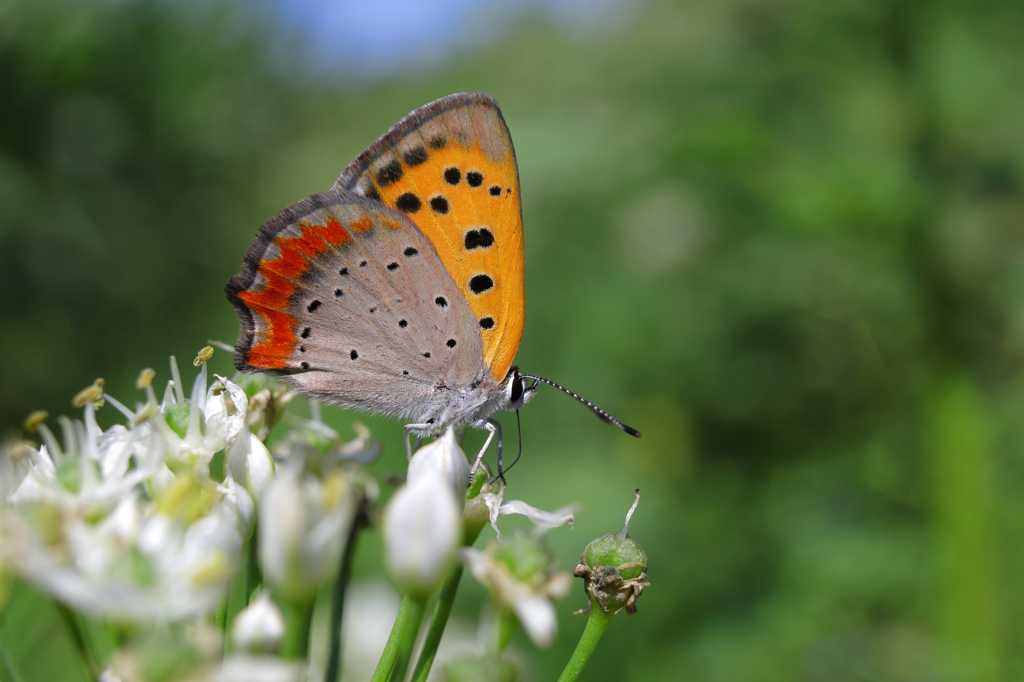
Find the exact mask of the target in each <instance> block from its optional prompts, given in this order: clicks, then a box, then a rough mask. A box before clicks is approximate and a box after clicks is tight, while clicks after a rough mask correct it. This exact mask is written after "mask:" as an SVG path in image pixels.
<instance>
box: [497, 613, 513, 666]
mask: <svg viewBox="0 0 1024 682" xmlns="http://www.w3.org/2000/svg"><path fill="white" fill-rule="evenodd" d="M517 625H519V619H518V618H516V614H514V613H512V611H510V610H509V609H508V608H507V607H503V608H502V609H501V610H500V611H499V612H498V614H497V622H496V623H495V626H494V653H495V654H496V656H497V657H498V658H501V653H502V652H503V651H505V649H506V648H507V647H508V643H509V642H511V641H512V635H513V634H515V631H516V626H517Z"/></svg>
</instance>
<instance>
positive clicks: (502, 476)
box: [487, 419, 507, 485]
mask: <svg viewBox="0 0 1024 682" xmlns="http://www.w3.org/2000/svg"><path fill="white" fill-rule="evenodd" d="M487 423H489V424H490V425H491V426H493V427H494V428H495V429H497V430H498V475H497V478H500V479H501V482H502V483H506V482H505V472H504V471H503V468H502V465H501V422H499V421H498V420H497V419H488V420H487ZM506 485H507V483H506Z"/></svg>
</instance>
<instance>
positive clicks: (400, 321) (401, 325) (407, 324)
mask: <svg viewBox="0 0 1024 682" xmlns="http://www.w3.org/2000/svg"><path fill="white" fill-rule="evenodd" d="M398 326H399V327H401V328H402V329H405V328H406V327H408V326H409V323H408V322H406V321H405V320H399V321H398Z"/></svg>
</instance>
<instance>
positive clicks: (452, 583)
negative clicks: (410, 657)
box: [412, 525, 483, 682]
mask: <svg viewBox="0 0 1024 682" xmlns="http://www.w3.org/2000/svg"><path fill="white" fill-rule="evenodd" d="M482 530H483V525H479V526H472V527H466V530H465V533H466V536H465V537H464V538H463V541H462V545H463V546H464V547H472V546H473V543H474V542H476V539H477V538H478V537H480V531H482ZM462 571H463V566H462V564H456V565H455V567H454V568H452V572H451V573H450V574H449V575H448V578H447V579H446V580H445V581H444V585H442V586H441V594H439V595H438V597H437V604H436V605H435V606H434V613H433V615H432V616H431V617H430V626H429V627H428V628H427V636H426V637H425V638H424V640H423V649H421V650H420V658H419V660H418V661H416V668H415V669H413V673H412V682H426V680H427V675H429V674H430V667H431V666H432V665H434V658H436V657H437V647H438V645H440V644H441V636H442V635H444V629H445V628H446V627H447V626H448V618H449V616H451V615H452V605H453V604H454V603H455V595H456V593H458V591H459V582H460V581H461V580H462Z"/></svg>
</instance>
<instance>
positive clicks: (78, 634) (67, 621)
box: [55, 602, 102, 679]
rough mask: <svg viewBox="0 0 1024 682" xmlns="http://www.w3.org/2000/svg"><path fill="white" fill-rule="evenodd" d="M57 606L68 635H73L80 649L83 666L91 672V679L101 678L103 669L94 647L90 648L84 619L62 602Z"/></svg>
mask: <svg viewBox="0 0 1024 682" xmlns="http://www.w3.org/2000/svg"><path fill="white" fill-rule="evenodd" d="M55 604H56V606H57V612H58V613H60V617H61V620H63V621H64V625H65V626H66V627H67V629H68V634H69V635H71V640H72V641H73V642H74V643H75V648H76V649H78V654H79V655H80V656H81V657H82V665H84V666H85V669H86V670H87V671H88V672H89V677H90V678H91V679H97V678H99V676H100V673H101V672H102V669H101V668H100V665H99V662H98V661H97V659H96V656H95V655H94V654H93V651H92V647H91V646H89V635H88V633H87V632H86V630H85V623H84V622H83V621H82V617H81V616H79V615H78V614H77V613H75V612H74V611H72V610H71V609H69V608H68V607H67V606H65V605H64V604H61V603H60V602H55Z"/></svg>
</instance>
